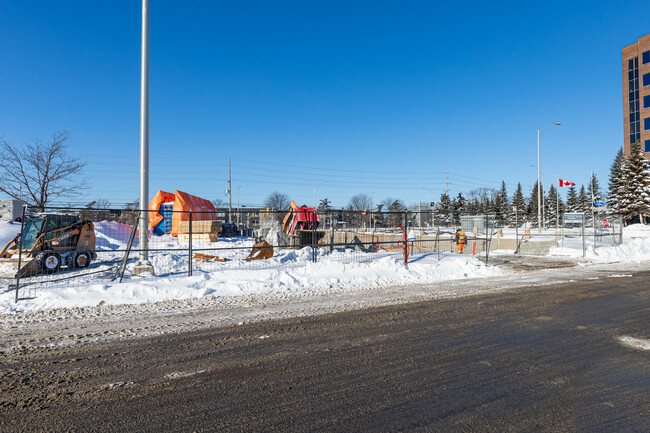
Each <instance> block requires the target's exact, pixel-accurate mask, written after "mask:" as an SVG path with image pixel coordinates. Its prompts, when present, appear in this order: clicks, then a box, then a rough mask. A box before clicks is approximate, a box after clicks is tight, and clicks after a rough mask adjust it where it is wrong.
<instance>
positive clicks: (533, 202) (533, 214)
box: [527, 182, 544, 226]
mask: <svg viewBox="0 0 650 433" xmlns="http://www.w3.org/2000/svg"><path fill="white" fill-rule="evenodd" d="M542 203H544V190H543V189H542ZM537 209H538V203H537V182H535V184H534V185H533V190H532V191H531V194H530V200H529V201H528V209H527V214H528V220H529V221H531V222H532V223H533V224H534V225H535V226H539V221H538V214H537Z"/></svg>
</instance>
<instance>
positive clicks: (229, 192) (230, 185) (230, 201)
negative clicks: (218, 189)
mask: <svg viewBox="0 0 650 433" xmlns="http://www.w3.org/2000/svg"><path fill="white" fill-rule="evenodd" d="M231 180H232V179H231V178H230V157H228V222H232V221H231V220H230V218H232V184H231Z"/></svg>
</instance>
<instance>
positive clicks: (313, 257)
mask: <svg viewBox="0 0 650 433" xmlns="http://www.w3.org/2000/svg"><path fill="white" fill-rule="evenodd" d="M311 221H312V222H311V261H312V262H314V263H316V208H314V210H313V212H312V213H311Z"/></svg>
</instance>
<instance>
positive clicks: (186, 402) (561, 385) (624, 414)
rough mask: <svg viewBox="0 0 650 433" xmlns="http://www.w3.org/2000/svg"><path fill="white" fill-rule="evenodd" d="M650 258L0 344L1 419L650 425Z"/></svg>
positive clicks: (317, 425) (223, 424)
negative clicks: (111, 335)
mask: <svg viewBox="0 0 650 433" xmlns="http://www.w3.org/2000/svg"><path fill="white" fill-rule="evenodd" d="M622 336H631V337H636V338H648V337H650V273H643V274H638V275H635V276H628V277H620V278H605V279H598V280H588V281H577V282H572V283H567V284H562V285H547V286H543V287H537V288H535V287H533V288H530V287H528V288H525V289H521V290H515V291H510V292H508V293H503V292H499V293H495V294H490V295H485V294H484V295H477V296H468V297H463V298H457V299H442V300H435V301H428V302H420V303H412V304H403V305H393V306H388V307H382V308H375V309H368V310H360V311H354V312H348V313H337V314H331V315H324V316H317V317H310V318H301V319H292V320H282V321H273V322H265V323H258V324H251V325H244V326H238V327H234V328H225V329H213V330H208V331H202V332H194V333H188V334H180V335H179V334H173V335H167V336H161V337H156V338H152V339H141V340H129V341H125V342H119V341H118V342H111V343H101V344H86V345H75V346H69V347H65V346H63V347H61V346H59V347H51V348H41V349H29V350H25V351H24V352H19V353H14V354H2V355H0V363H1V364H0V367H1V370H0V431H2V432H14V431H20V432H22V431H25V432H27V431H57V432H58V431H85V432H92V431H111V432H120V431H123V432H140V431H164V432H192V431H219V432H303V431H315V432H332V431H337V432H338V431H341V432H348V431H349V432H437V431H440V432H453V431H462V432H525V431H530V432H576V431H578V432H648V431H650V351H647V350H646V351H644V350H640V349H636V348H631V347H627V346H625V345H623V344H622V343H621V342H620V340H619V338H620V337H622Z"/></svg>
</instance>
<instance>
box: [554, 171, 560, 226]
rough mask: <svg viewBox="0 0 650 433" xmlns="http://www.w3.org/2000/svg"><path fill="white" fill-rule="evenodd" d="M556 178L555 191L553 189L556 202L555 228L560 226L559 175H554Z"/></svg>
mask: <svg viewBox="0 0 650 433" xmlns="http://www.w3.org/2000/svg"><path fill="white" fill-rule="evenodd" d="M555 177H556V178H557V191H555V198H556V199H557V202H556V204H555V230H556V231H557V229H559V228H560V176H559V175H557V174H556V175H555Z"/></svg>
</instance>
